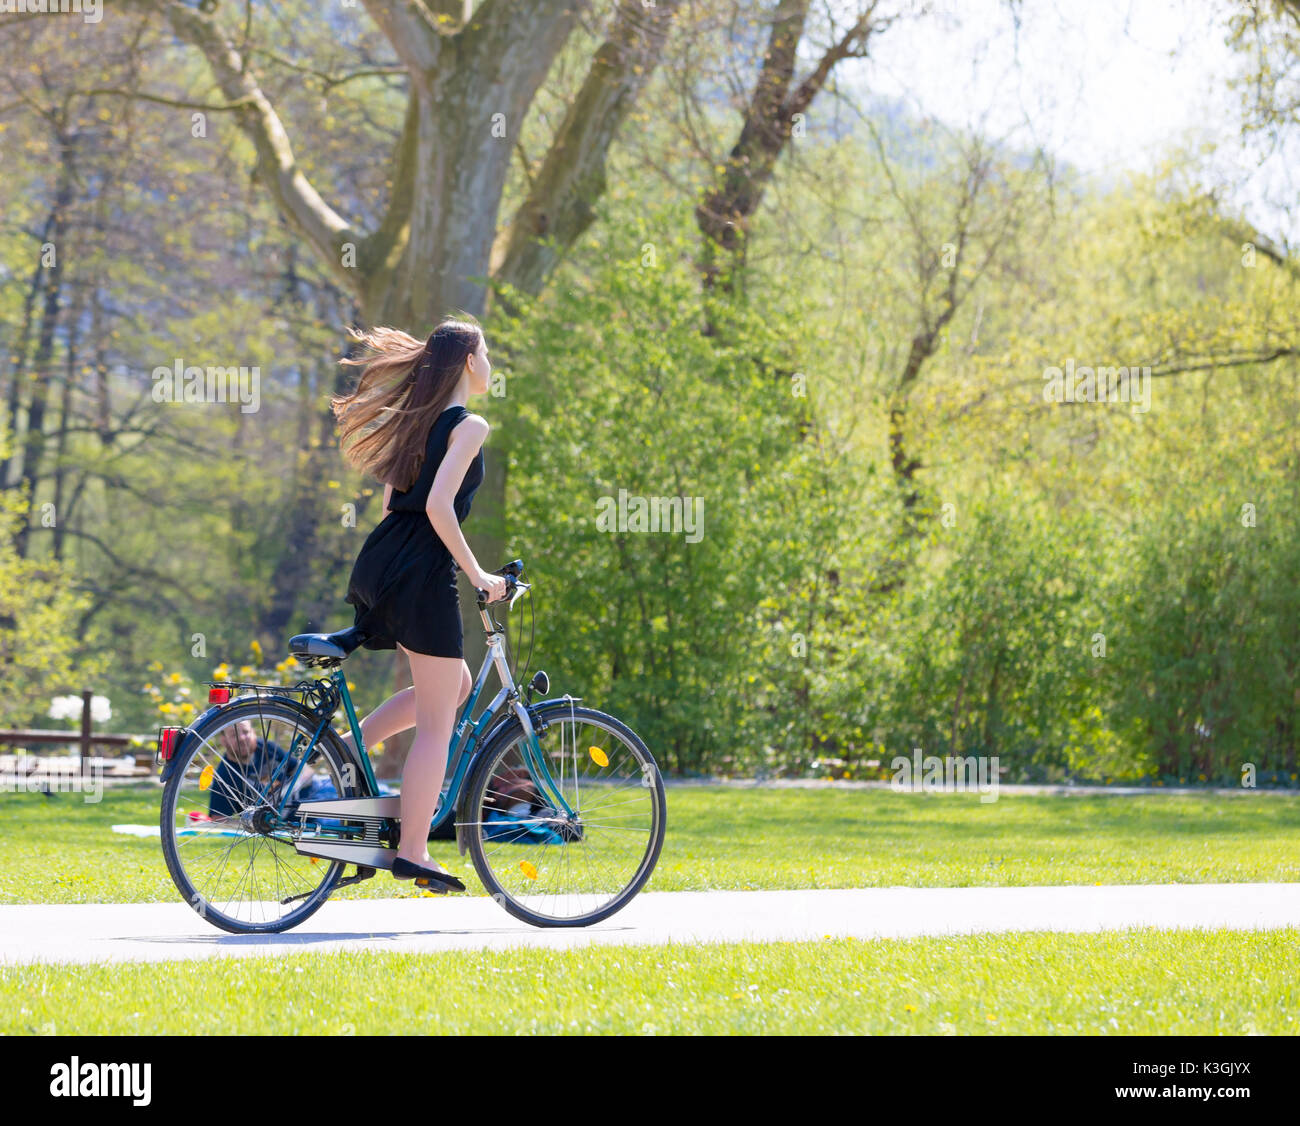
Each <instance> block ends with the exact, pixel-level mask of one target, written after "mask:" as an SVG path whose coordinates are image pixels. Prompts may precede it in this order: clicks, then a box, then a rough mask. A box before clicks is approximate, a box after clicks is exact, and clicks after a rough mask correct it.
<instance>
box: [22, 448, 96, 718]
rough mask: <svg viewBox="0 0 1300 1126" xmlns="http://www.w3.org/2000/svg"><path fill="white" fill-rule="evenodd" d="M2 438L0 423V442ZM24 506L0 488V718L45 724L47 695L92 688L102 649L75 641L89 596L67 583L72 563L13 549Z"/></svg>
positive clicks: (50, 697)
mask: <svg viewBox="0 0 1300 1126" xmlns="http://www.w3.org/2000/svg"><path fill="white" fill-rule="evenodd" d="M5 440H6V435H5V431H4V429H3V426H2V425H0V446H3V443H4V441H5ZM26 511H27V502H26V500H25V499H24V498H23V497H22V496H21V495H19V494H18V493H16V492H0V685H3V691H0V725H3V726H6V727H10V726H12V727H49V726H51V723H50V720H49V718H48V716H47V714H46V713H47V711H48V709H49V706H50V701H51V699H52V698H53V697H55V696H59V695H68V694H75V693H79V692H80V691H81V690H82V689H83V688H91V689H97V688H98V685H99V682H100V676H101V674H102V672H103V670H104V668H105V666H106V664H107V655H106V654H104V653H100V652H86V651H85V650H83V649H81V648H80V646H79V645H78V628H79V625H80V621H81V618H82V615H84V614H85V612H86V610H87V609H88V608H89V606H90V603H91V600H90V598H89V597H88V596H87V595H85V594H83V593H78V592H77V591H76V590H75V589H74V587H73V585H72V582H71V581H70V580H71V577H72V575H71V568H69V567H68V566H67V565H65V564H62V563H58V562H56V561H52V560H48V559H23V558H20V557H19V556H18V554H17V552H16V551H15V549H14V540H13V533H14V529H15V528H16V527H17V525H18V521H19V519H20V517H21V516H22V514H23V513H24V512H26ZM110 702H111V701H110Z"/></svg>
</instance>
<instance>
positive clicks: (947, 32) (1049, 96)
mask: <svg viewBox="0 0 1300 1126" xmlns="http://www.w3.org/2000/svg"><path fill="white" fill-rule="evenodd" d="M836 6H837V8H838V7H840V5H839V4H837V5H836ZM933 7H934V14H932V15H930V16H928V17H925V18H919V19H915V18H914V19H910V20H907V21H906V22H900V23H896V24H895V25H894V26H893V27H891V28H890V29H889V30H888V31H887V32H885V33H884V34H883V35H881V36H880V38H879V39H878V40H876V41H875V42H874V44H873V46H872V51H871V56H870V59H869V60H868V61H867V62H865V63H864V64H858V65H857V67H856V68H855V70H854V71H853V72H851V75H850V74H847V73H846V74H844V75H843V76H842V80H847V81H848V82H849V83H850V84H851V85H852V86H853V87H854V88H856V89H857V90H859V91H860V92H861V93H863V94H866V93H874V94H883V95H886V96H891V97H901V98H904V99H905V100H906V101H907V102H909V103H910V104H911V106H912V108H913V109H915V110H918V111H920V112H922V113H928V114H933V115H934V116H936V117H938V118H940V119H941V120H943V121H945V122H948V123H951V124H954V125H958V124H961V125H978V124H981V122H982V124H983V131H984V132H986V133H989V134H991V135H993V136H1006V137H1007V139H1008V140H1009V141H1011V142H1013V143H1014V142H1018V143H1020V144H1022V145H1032V144H1035V143H1043V144H1045V145H1046V146H1047V147H1048V148H1049V149H1050V150H1052V151H1053V152H1055V153H1056V154H1057V155H1058V157H1060V158H1062V159H1064V160H1065V161H1067V162H1069V163H1070V164H1072V165H1074V166H1075V167H1077V168H1080V169H1083V170H1086V171H1088V172H1092V173H1095V174H1097V175H1098V176H1100V177H1102V178H1103V179H1106V180H1110V179H1113V178H1115V177H1118V176H1120V175H1122V174H1123V172H1124V170H1125V169H1135V170H1143V171H1145V170H1148V169H1151V168H1152V167H1153V166H1154V165H1155V164H1156V163H1157V161H1158V160H1159V159H1160V157H1161V156H1162V155H1164V154H1167V153H1168V152H1169V150H1170V149H1171V148H1172V147H1174V146H1177V145H1185V144H1188V143H1192V142H1195V141H1200V140H1207V139H1208V140H1212V141H1214V142H1216V143H1217V145H1218V151H1217V155H1216V156H1215V157H1214V158H1213V169H1214V171H1213V176H1214V178H1215V179H1216V180H1218V181H1221V182H1226V183H1228V184H1229V185H1230V186H1231V192H1230V194H1231V197H1232V198H1233V199H1235V200H1236V201H1237V202H1238V203H1239V204H1240V206H1242V207H1243V208H1244V209H1245V210H1246V211H1247V213H1248V214H1249V215H1250V216H1251V217H1252V219H1253V220H1254V221H1255V222H1256V223H1258V224H1259V225H1261V226H1262V227H1263V228H1264V229H1265V230H1266V231H1268V232H1270V233H1274V234H1275V235H1276V236H1277V237H1281V236H1282V235H1283V234H1284V233H1290V234H1291V235H1292V237H1293V238H1294V236H1295V235H1296V234H1297V233H1300V228H1297V227H1296V226H1295V225H1294V218H1292V217H1291V216H1288V215H1287V214H1286V211H1285V210H1284V208H1291V209H1294V207H1295V201H1296V197H1297V189H1296V184H1295V180H1294V177H1292V176H1290V175H1288V173H1287V171H1286V169H1285V167H1284V162H1283V161H1282V159H1281V157H1280V155H1278V156H1274V157H1273V158H1272V159H1271V160H1268V161H1266V162H1265V163H1264V164H1263V165H1261V164H1260V160H1259V156H1258V154H1257V153H1255V152H1248V151H1247V150H1246V149H1244V148H1243V147H1242V146H1241V142H1240V139H1239V138H1240V120H1241V110H1240V105H1239V101H1238V96H1237V94H1236V93H1235V92H1232V91H1229V89H1228V87H1227V79H1228V77H1229V76H1230V75H1232V74H1234V73H1235V72H1236V71H1237V70H1238V69H1239V68H1240V66H1241V65H1242V62H1241V60H1240V59H1239V58H1238V57H1237V56H1236V54H1235V53H1234V52H1233V51H1232V50H1231V49H1230V48H1229V47H1228V46H1227V45H1226V43H1225V42H1224V39H1225V36H1226V12H1227V10H1228V7H1229V3H1228V2H1227V0H1025V2H1024V4H1023V5H1022V8H1021V20H1020V27H1019V30H1018V31H1017V29H1016V27H1015V25H1014V23H1013V20H1012V16H1011V12H1010V11H1009V7H1008V4H1007V0H936V2H935V3H934V5H933ZM1292 163H1295V162H1292ZM1296 218H1300V216H1298V217H1296Z"/></svg>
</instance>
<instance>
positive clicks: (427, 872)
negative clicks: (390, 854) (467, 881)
mask: <svg viewBox="0 0 1300 1126" xmlns="http://www.w3.org/2000/svg"><path fill="white" fill-rule="evenodd" d="M393 878H394V879H397V880H410V879H414V880H415V886H416V887H419V888H425V889H427V890H428V891H434V892H439V893H441V894H443V895H446V894H447V892H449V891H464V890H465V885H464V884H462V883H461V882H460V881H459V880H458V879H456V877H455V876H453V875H452V874H451V873H450V872H439V871H438V870H437V869H435V868H425V867H422V866H421V865H419V864H412V863H411V862H410V861H409V860H406V859H404V858H403V857H400V856H398V857H395V858H394V859H393Z"/></svg>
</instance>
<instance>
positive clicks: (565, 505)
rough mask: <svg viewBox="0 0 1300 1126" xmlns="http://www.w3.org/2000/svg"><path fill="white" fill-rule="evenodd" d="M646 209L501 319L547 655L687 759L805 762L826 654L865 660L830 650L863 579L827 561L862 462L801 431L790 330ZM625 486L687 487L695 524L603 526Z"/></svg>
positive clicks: (694, 765)
mask: <svg viewBox="0 0 1300 1126" xmlns="http://www.w3.org/2000/svg"><path fill="white" fill-rule="evenodd" d="M629 227H630V229H627V230H625V232H624V235H623V237H622V238H621V239H620V240H619V241H618V242H617V243H615V244H614V247H613V249H611V250H610V251H609V252H608V254H606V255H605V256H603V257H598V256H596V255H590V256H588V258H587V260H586V262H585V264H584V265H585V270H584V273H585V276H584V278H583V279H582V280H581V281H579V282H572V281H570V282H566V283H562V284H559V285H557V286H556V288H555V291H554V294H553V297H552V298H551V299H548V300H546V301H543V302H533V301H528V300H526V299H525V298H524V297H523V296H522V295H520V294H517V293H516V294H513V295H512V296H513V299H514V301H515V303H516V304H517V305H518V307H519V308H520V309H521V312H520V315H519V316H518V317H517V318H514V319H513V320H511V321H510V322H498V323H497V324H496V325H495V326H494V330H493V340H494V343H497V344H498V346H500V347H502V348H503V349H504V350H505V351H506V352H508V353H509V355H510V356H511V364H512V380H513V382H512V384H511V395H510V409H511V417H510V419H509V421H508V422H507V423H506V426H505V428H504V429H505V432H506V437H507V438H508V440H509V442H510V450H511V456H510V482H511V494H510V496H509V498H508V499H509V526H510V528H511V533H512V537H513V538H512V543H513V544H514V547H513V548H512V550H514V551H516V552H517V553H518V554H522V555H524V556H525V557H528V558H532V559H533V560H534V563H533V574H534V575H535V577H536V579H537V582H538V590H537V599H538V604H539V606H540V608H541V614H540V615H539V634H538V645H539V651H540V654H541V657H540V659H541V661H542V662H544V663H545V664H546V665H547V666H548V668H549V670H550V671H551V673H552V683H553V684H554V685H555V686H556V689H557V690H558V691H560V692H563V691H570V692H572V693H574V694H575V695H581V696H584V697H586V698H588V699H591V700H593V701H595V702H596V703H597V704H598V705H599V706H601V707H604V708H608V709H609V710H611V711H614V712H616V713H618V714H626V715H627V716H628V717H629V719H630V721H631V722H632V723H633V725H634V726H635V727H636V728H637V730H638V731H639V732H640V733H641V734H642V735H643V737H644V738H646V739H647V740H649V742H650V744H651V745H652V746H655V747H656V748H658V749H659V751H660V753H661V754H662V755H663V761H665V763H666V765H667V766H668V767H669V768H670V769H673V770H681V771H699V770H712V769H723V770H753V769H756V768H757V769H764V768H769V767H772V766H780V767H788V766H790V765H792V764H794V763H799V762H806V761H807V758H808V754H807V752H808V749H809V747H810V746H811V745H812V741H813V739H814V738H815V736H816V733H817V731H818V729H819V728H821V727H823V726H825V716H824V715H823V714H822V711H821V709H820V707H819V701H817V700H816V699H815V698H814V693H815V690H816V687H817V686H816V684H815V683H814V681H815V678H817V677H826V676H829V675H831V670H830V669H829V668H825V667H824V668H822V669H821V670H820V671H816V666H818V665H819V664H820V663H821V662H822V661H826V660H828V659H829V660H830V661H831V662H832V663H836V662H837V663H838V665H839V666H841V667H843V666H846V665H847V664H848V663H849V662H850V661H851V660H852V659H853V650H852V648H851V647H845V648H843V649H842V650H841V651H840V652H838V653H831V654H830V655H829V658H828V656H827V652H826V650H825V648H824V647H823V648H822V649H820V650H819V644H820V643H821V642H822V641H823V640H824V635H825V631H826V629H827V628H828V625H829V623H831V622H833V621H834V619H835V616H836V615H837V614H839V613H841V612H842V607H841V603H842V602H843V598H842V597H841V596H837V595H836V593H835V584H836V583H837V582H838V583H840V585H841V587H842V588H843V587H848V586H849V585H850V584H849V582H848V581H847V580H845V579H841V578H840V577H839V575H838V574H836V575H834V576H832V577H828V574H829V573H831V572H840V573H842V572H844V571H845V570H846V567H845V564H844V563H843V562H841V561H840V557H839V556H840V552H841V551H842V549H843V548H844V546H845V539H846V537H845V534H844V533H845V531H846V524H847V527H848V529H850V530H851V529H852V524H851V523H849V522H846V520H845V516H846V513H847V512H848V511H849V510H850V509H851V508H852V507H854V506H856V505H857V504H858V499H857V493H856V491H855V490H854V488H853V483H852V480H851V475H850V473H849V472H848V468H849V467H848V466H847V464H846V463H844V462H843V461H842V460H841V461H838V462H837V461H836V459H835V457H834V456H833V452H832V451H830V450H829V449H827V448H826V447H825V446H824V445H823V444H822V443H820V442H818V441H817V439H816V436H815V434H813V435H809V436H801V434H800V430H801V423H802V421H803V420H805V419H806V418H807V415H808V412H809V408H810V404H809V400H808V398H807V397H806V396H805V395H804V394H803V390H804V388H803V384H802V382H801V380H800V379H799V378H798V372H799V362H800V359H799V357H798V356H797V355H795V354H793V353H794V351H795V350H794V348H793V347H792V341H791V339H790V337H789V335H788V334H786V333H783V332H782V331H781V330H780V328H779V326H777V325H774V324H773V323H772V322H771V321H769V320H768V319H766V318H764V317H763V316H761V315H759V314H758V313H757V312H754V311H748V310H745V309H743V308H740V307H737V306H731V305H727V304H724V303H722V302H718V301H713V300H709V299H707V298H705V297H702V295H701V291H700V287H699V283H698V278H697V277H696V276H695V274H694V272H693V270H692V268H691V265H690V258H689V256H690V240H689V239H688V238H687V237H686V236H685V234H684V232H685V230H686V229H687V228H686V227H685V226H684V224H683V223H682V222H680V220H678V221H677V222H671V221H667V220H661V221H660V222H658V223H657V224H654V223H652V222H651V221H649V220H641V221H639V223H638V222H633V223H631V224H630V225H629ZM706 319H707V320H708V321H710V322H711V323H712V324H713V326H714V331H713V332H712V333H711V334H709V335H705V334H703V333H702V332H701V329H702V328H703V327H704V325H705V323H706ZM624 494H625V495H626V496H627V497H629V498H638V497H641V498H657V497H677V498H688V499H687V501H686V502H685V504H684V505H683V509H682V513H683V519H682V522H681V523H680V524H679V525H677V526H676V527H675V530H669V531H659V532H639V531H636V530H634V527H633V525H631V523H630V522H629V527H628V529H627V530H620V529H619V528H618V526H617V524H615V525H614V526H612V527H609V528H606V527H604V526H602V524H601V520H600V515H601V512H602V505H610V506H617V505H618V503H619V498H620V495H624ZM696 513H698V514H699V515H700V516H701V517H702V520H701V522H700V524H699V527H698V530H695V531H693V530H692V527H693V525H692V523H691V518H692V517H693V516H694V515H695V514H696ZM692 540H694V541H696V542H691V541H692ZM849 562H850V566H855V567H858V568H860V569H863V570H865V567H864V566H863V564H862V563H861V562H854V561H852V560H850V561H849ZM855 577H856V576H855ZM853 585H855V586H856V583H855V584H853ZM835 726H836V727H838V724H837V725H835Z"/></svg>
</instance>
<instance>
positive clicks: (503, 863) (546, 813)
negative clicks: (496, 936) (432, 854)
mask: <svg viewBox="0 0 1300 1126" xmlns="http://www.w3.org/2000/svg"><path fill="white" fill-rule="evenodd" d="M545 716H546V721H547V724H548V727H547V730H546V731H545V732H544V733H542V734H540V735H539V736H538V743H539V745H540V747H541V752H542V755H543V757H544V759H545V761H546V765H547V768H548V770H549V771H550V775H551V778H552V780H553V782H554V783H555V785H556V786H557V787H558V789H559V791H560V793H561V794H562V795H563V797H564V800H565V802H567V803H568V805H569V806H570V808H571V809H572V810H573V811H574V816H573V817H570V816H567V815H566V814H564V812H563V811H562V810H559V809H556V808H555V807H553V806H552V805H551V804H550V803H549V802H548V801H547V800H546V798H545V796H544V795H545V794H546V791H545V790H544V789H542V788H540V787H539V785H538V783H537V780H536V779H535V778H534V777H533V776H532V772H531V771H530V770H529V767H528V764H527V758H526V756H525V754H524V750H525V746H526V743H525V740H526V736H525V734H524V730H523V727H522V726H521V724H520V723H519V721H518V719H513V720H511V721H510V722H509V723H507V724H506V725H505V726H504V727H503V728H501V729H500V730H499V731H498V732H497V734H496V735H494V736H493V737H492V738H491V739H490V740H489V741H488V743H487V745H486V746H485V747H484V748H483V751H482V752H481V757H480V759H479V762H478V764H477V766H476V767H475V770H474V774H473V775H472V777H471V780H470V783H469V785H468V787H467V788H466V793H465V798H464V800H463V802H462V804H461V806H460V808H459V810H458V816H459V817H460V818H461V820H459V821H458V822H457V824H458V825H459V826H461V827H462V832H464V833H465V834H466V835H467V836H468V844H469V849H470V856H471V858H472V859H473V862H474V869H475V871H476V872H477V873H478V877H479V879H480V880H482V881H483V885H484V887H486V888H487V890H488V892H489V893H490V894H491V895H492V897H493V898H494V899H495V900H496V901H497V902H498V903H500V904H501V906H502V907H504V908H505V909H506V910H507V911H508V912H509V913H510V914H511V915H513V916H514V917H515V918H517V919H522V920H523V921H524V922H526V923H531V924H532V925H533V926H538V927H585V926H590V925H591V924H592V923H597V922H600V920H602V919H606V918H608V917H609V916H610V915H613V914H614V913H615V912H616V911H618V910H620V909H621V908H622V907H624V906H626V905H627V903H628V902H629V901H630V900H631V899H632V897H633V896H635V895H636V894H637V892H639V891H640V890H641V888H642V887H643V886H644V885H645V882H646V881H647V880H648V879H649V878H650V875H651V873H652V872H653V871H654V866H655V864H656V862H657V861H658V859H659V852H660V849H661V848H662V847H663V841H664V831H665V826H666V809H665V801H664V784H663V777H662V775H661V774H660V772H659V767H658V764H657V763H656V762H655V760H654V757H653V756H652V755H651V754H650V751H649V750H648V749H647V748H646V745H645V744H644V743H643V742H642V741H641V739H640V738H639V737H638V736H637V735H636V733H635V732H633V731H632V730H631V728H629V727H627V726H626V725H625V724H624V723H622V722H621V721H619V720H617V719H615V718H614V717H613V716H609V715H606V714H605V713H603V712H599V711H596V710H595V709H593V708H585V707H576V706H573V707H570V706H565V707H550V708H546V709H545Z"/></svg>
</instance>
